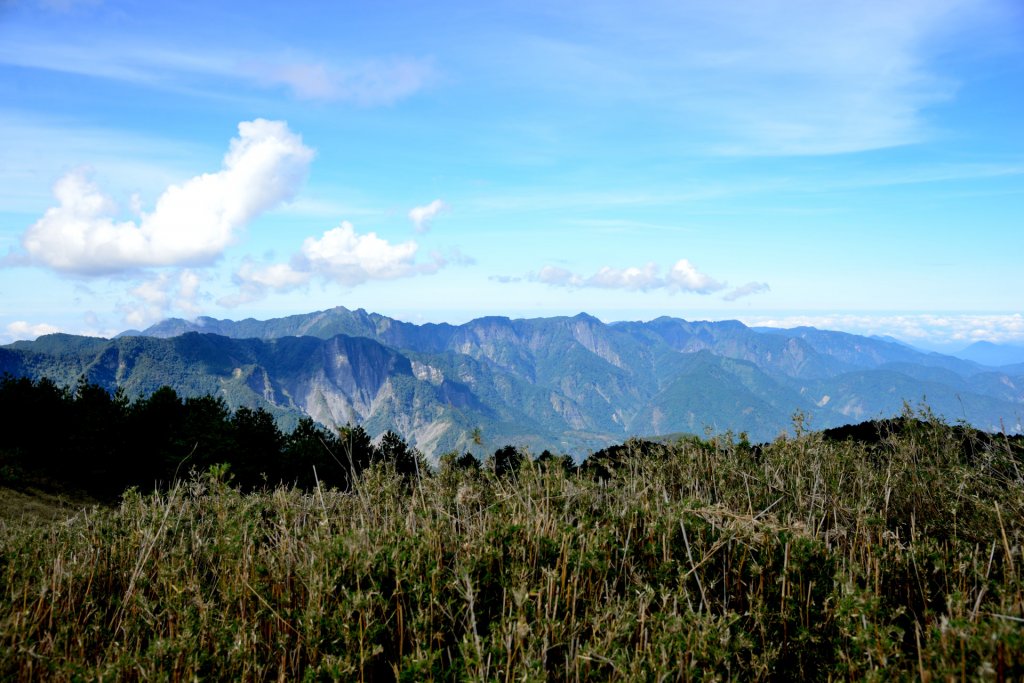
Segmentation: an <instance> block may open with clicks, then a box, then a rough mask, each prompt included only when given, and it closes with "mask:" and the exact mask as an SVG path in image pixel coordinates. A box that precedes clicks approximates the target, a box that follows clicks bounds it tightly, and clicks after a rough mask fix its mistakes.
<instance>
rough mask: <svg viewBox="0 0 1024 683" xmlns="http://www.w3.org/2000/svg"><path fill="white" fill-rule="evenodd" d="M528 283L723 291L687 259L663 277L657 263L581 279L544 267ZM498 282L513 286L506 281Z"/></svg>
mask: <svg viewBox="0 0 1024 683" xmlns="http://www.w3.org/2000/svg"><path fill="white" fill-rule="evenodd" d="M527 279H528V280H531V281H533V282H540V283H543V284H546V285H551V286H554V287H568V288H572V289H581V288H587V287H594V288H598V289H622V290H627V291H633V292H646V291H648V290H652V289H667V290H669V291H671V292H690V293H694V294H712V293H714V292H717V291H720V290H722V289H724V288H725V286H726V285H725V283H723V282H719V281H717V280H715V279H714V278H712V277H711V276H709V275H707V274H705V273H702V272H700V271H698V270H697V268H696V267H695V266H694V265H693V264H692V263H690V262H689V261H688V260H687V259H679V260H678V261H676V263H675V264H673V266H672V267H671V268H670V269H669V271H668V273H667V274H666V275H664V276H662V275H661V274H660V268H659V267H658V265H657V264H656V263H654V262H653V261H652V262H648V263H647V264H645V265H644V266H642V267H636V266H631V267H628V268H612V267H611V266H602V267H601V268H599V269H598V270H597V272H595V273H594V274H593V275H589V276H583V275H579V274H577V273H574V272H572V271H570V270H568V269H566V268H562V267H560V266H544V267H543V268H541V269H540V270H539V271H537V272H535V273H530V274H529V275H528V276H527ZM499 281H501V282H506V283H508V282H514V281H515V279H513V278H507V279H505V280H499Z"/></svg>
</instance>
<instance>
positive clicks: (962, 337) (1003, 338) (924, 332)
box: [742, 313, 1024, 346]
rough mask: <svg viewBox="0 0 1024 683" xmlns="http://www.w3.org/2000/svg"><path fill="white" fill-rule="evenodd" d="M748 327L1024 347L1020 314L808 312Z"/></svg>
mask: <svg viewBox="0 0 1024 683" xmlns="http://www.w3.org/2000/svg"><path fill="white" fill-rule="evenodd" d="M742 321H743V322H744V323H746V324H747V325H751V326H764V327H781V328H792V327H804V326H807V327H817V328H818V329H826V330H842V331H844V332H850V333H852V334H861V335H867V336H870V335H880V336H891V337H895V338H897V339H902V340H903V341H906V342H908V343H911V344H915V343H921V344H939V345H961V344H962V345H963V346H967V345H968V344H971V343H973V342H976V341H990V342H995V343H1004V344H1006V343H1009V344H1018V345H1021V344H1024V314H1021V313H1009V314H1003V313H975V314H971V313H950V314H942V313H906V314H903V313H808V314H798V315H793V314H782V315H779V316H766V315H750V316H743V317H742Z"/></svg>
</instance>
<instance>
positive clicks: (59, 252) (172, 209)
mask: <svg viewBox="0 0 1024 683" xmlns="http://www.w3.org/2000/svg"><path fill="white" fill-rule="evenodd" d="M238 132H239V135H238V137H237V138H235V139H233V140H232V141H231V147H230V149H229V151H228V153H227V154H226V155H225V157H224V167H223V169H222V170H220V171H218V172H216V173H206V174H203V175H199V176H196V177H194V178H192V179H190V180H188V181H187V182H185V183H183V184H181V185H172V186H171V187H169V188H167V190H166V191H165V192H164V193H163V195H161V197H160V198H159V199H158V200H157V202H156V207H155V208H154V210H153V211H152V213H145V212H143V213H142V214H141V215H140V216H139V217H138V218H137V219H134V220H118V219H117V214H118V209H117V206H116V205H115V203H114V202H113V200H111V199H110V198H109V197H108V196H106V195H104V194H103V193H102V192H101V191H100V190H99V188H98V187H96V186H95V185H94V184H93V183H92V182H91V181H90V179H89V177H88V174H87V173H85V172H84V171H81V170H79V171H74V172H71V173H69V174H68V175H66V176H64V177H63V178H61V179H60V180H59V181H58V182H57V184H56V185H55V186H54V195H55V197H56V199H57V201H58V206H56V207H53V208H51V209H49V210H48V211H47V212H46V213H45V214H44V215H43V217H42V218H40V219H39V220H38V221H36V223H35V224H34V225H32V227H30V228H29V229H28V230H27V231H26V233H25V235H24V236H23V237H22V245H23V247H24V249H25V253H26V254H27V255H28V258H29V259H30V261H31V262H32V263H34V264H38V265H42V266H46V267H48V268H51V269H53V270H56V271H58V272H62V273H69V274H76V275H101V274H111V273H117V272H123V271H130V270H135V269H139V268H147V267H160V266H175V265H200V264H208V263H211V262H213V261H214V260H215V259H217V258H218V257H219V256H220V255H221V254H222V252H223V251H224V249H225V248H227V247H228V246H229V245H230V244H231V243H232V242H233V241H234V240H235V238H236V237H237V234H238V232H239V231H240V230H241V229H242V228H244V227H245V226H246V224H248V223H249V222H250V221H251V220H252V219H253V218H255V217H256V216H257V215H259V214H261V213H263V212H264V211H266V210H267V209H269V208H271V207H273V206H275V205H276V204H278V203H280V202H282V201H285V200H287V199H289V198H290V197H292V196H293V195H294V194H295V192H296V191H297V190H298V187H299V185H300V184H301V183H302V181H303V180H304V179H305V177H306V173H307V169H308V167H309V164H310V162H311V160H312V158H313V150H312V149H310V148H309V147H306V146H305V145H303V144H302V138H301V137H299V136H298V135H296V134H295V133H293V132H292V131H290V130H289V129H288V126H287V124H285V123H284V122H282V121H267V120H264V119H256V120H255V121H244V122H242V123H240V124H239V126H238Z"/></svg>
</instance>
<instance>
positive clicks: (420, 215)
mask: <svg viewBox="0 0 1024 683" xmlns="http://www.w3.org/2000/svg"><path fill="white" fill-rule="evenodd" d="M447 208H448V206H447V205H446V204H445V203H444V202H442V201H441V200H440V199H435V200H434V201H432V202H430V203H429V204H427V205H426V206H416V207H413V208H412V209H410V210H409V220H411V221H412V224H413V227H415V228H416V232H419V233H424V232H427V231H428V230H430V222H431V221H432V220H434V217H435V216H437V214H439V213H441V212H442V211H444V210H445V209H447Z"/></svg>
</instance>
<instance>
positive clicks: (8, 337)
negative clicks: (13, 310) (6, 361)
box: [3, 320, 60, 342]
mask: <svg viewBox="0 0 1024 683" xmlns="http://www.w3.org/2000/svg"><path fill="white" fill-rule="evenodd" d="M54 332H60V328H59V327H55V326H54V325H50V324H48V323H30V322H27V321H25V320H15V321H14V322H12V323H9V324H8V325H7V326H6V327H5V328H4V335H3V337H4V338H5V341H8V342H10V341H16V340H18V339H35V338H36V337H40V336H42V335H44V334H53V333H54Z"/></svg>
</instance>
